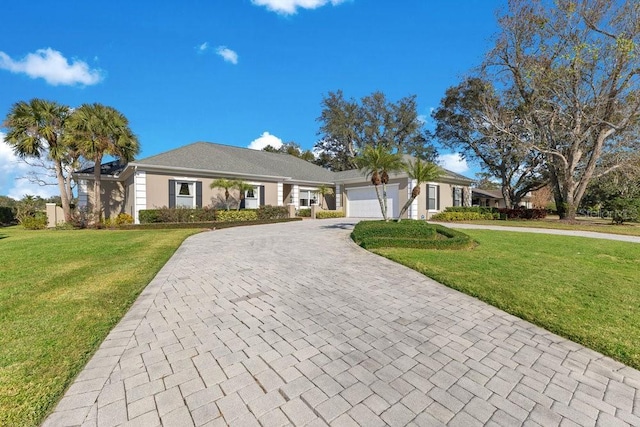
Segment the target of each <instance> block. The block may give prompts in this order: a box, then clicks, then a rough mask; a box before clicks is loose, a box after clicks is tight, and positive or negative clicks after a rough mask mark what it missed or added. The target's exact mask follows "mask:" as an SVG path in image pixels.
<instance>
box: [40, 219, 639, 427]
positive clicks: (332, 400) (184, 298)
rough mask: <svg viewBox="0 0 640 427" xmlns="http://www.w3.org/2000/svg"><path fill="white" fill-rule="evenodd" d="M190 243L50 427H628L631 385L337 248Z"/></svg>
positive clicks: (406, 272)
mask: <svg viewBox="0 0 640 427" xmlns="http://www.w3.org/2000/svg"><path fill="white" fill-rule="evenodd" d="M352 224H353V222H351V221H349V220H323V221H304V222H300V223H289V224H276V225H265V226H252V227H243V228H233V229H226V230H219V231H214V232H207V233H202V234H199V235H196V236H193V237H191V238H189V239H188V240H187V241H186V242H185V243H184V244H183V245H182V247H181V248H180V249H179V250H178V251H177V252H176V254H175V255H174V256H173V258H172V259H171V260H170V261H169V262H168V263H167V264H166V265H165V267H164V268H163V269H162V271H161V272H160V273H159V274H158V276H157V277H156V278H155V279H154V280H153V281H152V282H151V284H150V285H149V286H148V287H147V288H146V290H145V291H144V292H143V294H142V295H141V296H140V298H139V299H138V301H137V302H136V303H135V305H134V306H133V308H132V309H131V311H130V312H129V313H128V314H127V315H126V316H125V318H124V319H123V320H122V321H121V322H120V324H119V325H118V326H117V327H116V328H115V329H114V330H113V331H112V332H111V334H110V335H109V336H108V338H107V340H106V341H105V342H104V343H103V345H102V346H101V347H100V350H98V352H97V353H96V355H95V356H94V357H93V359H92V360H91V361H90V362H89V364H88V365H87V367H86V368H85V370H84V371H83V372H82V373H81V374H80V376H79V377H78V378H77V380H76V381H75V383H74V384H73V385H72V386H71V387H70V389H69V390H68V392H67V394H66V395H65V397H64V398H63V399H62V401H61V402H60V404H59V405H58V407H57V409H56V412H55V413H53V414H52V415H51V416H50V417H49V418H48V419H47V421H46V422H45V425H46V426H61V425H87V426H94V425H98V426H116V425H123V424H124V425H137V426H155V425H165V426H190V425H197V426H201V425H208V426H219V425H220V426H222V425H237V426H259V425H261V426H284V425H296V426H302V425H309V426H319V425H327V424H330V425H332V426H366V427H368V426H383V425H391V426H404V425H423V426H436V425H443V424H446V425H451V426H476V425H500V426H515V425H530V426H535V425H540V426H552V425H563V426H565V425H566V426H570V425H583V426H593V425H602V426H618V425H640V391H639V390H640V372H638V371H636V370H634V369H631V368H628V367H625V366H624V365H622V364H620V363H617V362H615V361H613V360H611V359H609V358H606V357H604V356H602V355H601V354H599V353H596V352H594V351H591V350H588V349H586V348H584V347H582V346H580V345H578V344H575V343H573V342H570V341H567V340H565V339H563V338H560V337H558V336H556V335H553V334H551V333H549V332H547V331H545V330H543V329H540V328H538V327H535V326H533V325H531V324H529V323H527V322H524V321H522V320H519V319H517V318H515V317H513V316H511V315H508V314H506V313H504V312H502V311H500V310H498V309H496V308H493V307H491V306H489V305H487V304H484V303H482V302H480V301H478V300H476V299H474V298H471V297H468V296H466V295H463V294H461V293H459V292H456V291H454V290H451V289H448V288H446V287H444V286H442V285H440V284H438V283H436V282H434V281H433V280H430V279H428V278H426V277H424V276H422V275H420V274H418V273H416V272H414V271H412V270H410V269H408V268H404V267H402V266H399V265H397V264H394V263H392V262H391V261H388V260H386V259H383V258H380V257H378V256H376V255H373V254H371V253H368V252H366V251H364V250H362V249H360V248H358V247H356V246H355V245H354V244H352V243H351V242H350V241H349V239H348V236H349V232H350V229H351V228H352Z"/></svg>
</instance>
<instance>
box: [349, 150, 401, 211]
mask: <svg viewBox="0 0 640 427" xmlns="http://www.w3.org/2000/svg"><path fill="white" fill-rule="evenodd" d="M356 164H357V165H358V169H360V170H361V171H363V172H364V173H365V175H366V176H367V177H371V183H372V184H373V185H374V188H375V189H376V196H378V202H380V210H381V211H382V218H384V220H385V221H389V217H388V216H387V184H388V183H389V173H393V172H398V171H399V170H401V169H402V164H403V163H402V155H401V154H399V153H392V152H391V151H389V149H388V148H386V147H383V146H381V145H378V146H375V147H374V146H372V145H367V146H365V147H364V149H363V150H362V152H361V153H360V155H359V156H358V157H357V158H356ZM380 184H382V194H380V189H379V188H378V187H379V186H380Z"/></svg>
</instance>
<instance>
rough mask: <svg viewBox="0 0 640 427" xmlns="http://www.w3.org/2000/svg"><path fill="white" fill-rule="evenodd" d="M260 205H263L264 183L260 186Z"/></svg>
mask: <svg viewBox="0 0 640 427" xmlns="http://www.w3.org/2000/svg"><path fill="white" fill-rule="evenodd" d="M260 206H264V185H261V186H260Z"/></svg>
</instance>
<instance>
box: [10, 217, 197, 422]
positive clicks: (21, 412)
mask: <svg viewBox="0 0 640 427" xmlns="http://www.w3.org/2000/svg"><path fill="white" fill-rule="evenodd" d="M196 232H197V230H194V229H190V230H135V231H134V230H132V231H107V230H71V231H53V230H43V231H26V230H23V229H21V228H18V227H11V228H0V266H2V267H1V268H0V426H34V425H38V424H39V423H40V422H41V421H43V418H44V417H45V416H46V415H47V414H48V412H49V411H51V410H52V409H53V406H54V405H55V404H56V402H57V401H58V400H59V399H60V398H61V397H62V394H63V393H64V391H65V389H66V387H67V386H68V385H69V383H70V382H71V381H72V380H73V378H74V377H75V376H76V375H77V374H78V372H79V371H80V370H81V369H82V367H83V366H84V365H85V364H86V362H87V361H88V359H89V358H90V357H91V355H92V354H93V353H94V352H95V350H96V349H97V348H98V346H99V345H100V343H101V342H102V341H103V340H104V338H105V337H106V335H107V334H108V333H109V331H110V330H111V329H112V328H113V326H114V325H115V324H116V323H117V322H118V321H119V320H120V318H121V317H122V316H123V315H124V313H126V311H127V309H128V308H129V307H130V305H131V304H132V303H133V301H135V299H136V297H137V296H138V294H139V293H140V292H141V291H142V289H144V287H145V286H146V285H147V284H148V283H149V282H150V281H151V279H152V278H153V276H154V275H155V274H156V273H157V272H158V271H159V270H160V268H161V267H162V266H163V265H164V264H165V262H166V261H167V260H168V259H169V258H170V257H171V255H172V254H173V253H174V251H175V250H176V249H177V248H178V246H180V244H181V243H182V241H183V240H184V239H185V238H186V237H187V236H189V235H191V234H194V233H196Z"/></svg>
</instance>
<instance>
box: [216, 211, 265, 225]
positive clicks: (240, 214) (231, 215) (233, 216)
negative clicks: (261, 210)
mask: <svg viewBox="0 0 640 427" xmlns="http://www.w3.org/2000/svg"><path fill="white" fill-rule="evenodd" d="M216 220H217V221H218V222H228V221H257V220H258V212H256V211H255V210H249V209H244V210H241V211H218V213H217V215H216Z"/></svg>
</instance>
